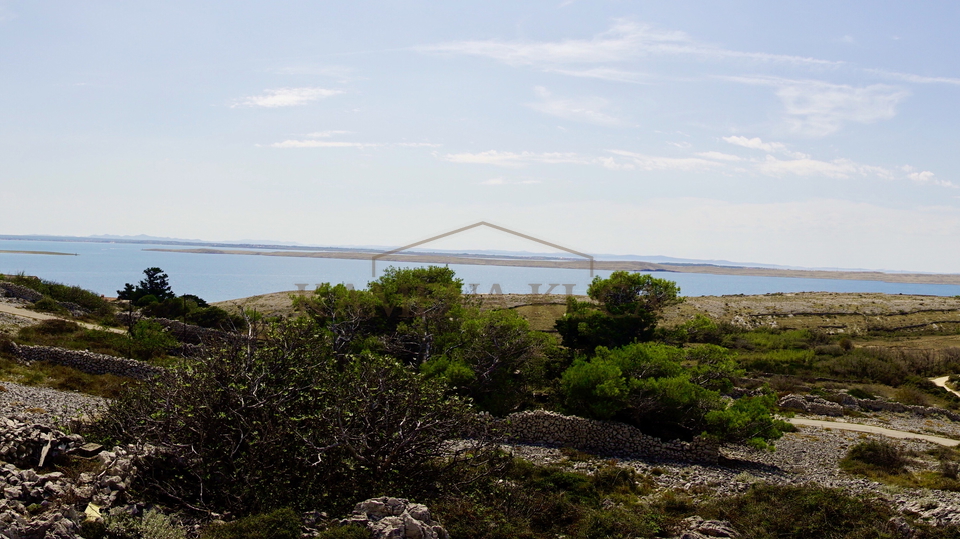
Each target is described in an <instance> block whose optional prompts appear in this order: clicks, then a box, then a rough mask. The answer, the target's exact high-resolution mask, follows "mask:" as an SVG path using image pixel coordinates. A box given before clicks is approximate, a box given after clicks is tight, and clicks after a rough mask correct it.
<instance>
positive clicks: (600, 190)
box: [0, 0, 960, 272]
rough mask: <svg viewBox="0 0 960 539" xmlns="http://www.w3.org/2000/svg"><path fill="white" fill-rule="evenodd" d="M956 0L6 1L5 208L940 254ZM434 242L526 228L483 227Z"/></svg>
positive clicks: (575, 239)
mask: <svg viewBox="0 0 960 539" xmlns="http://www.w3.org/2000/svg"><path fill="white" fill-rule="evenodd" d="M958 24H960V3H957V2H946V1H941V2H934V1H930V2H884V1H876V0H874V1H859V2H843V1H837V0H832V1H829V2H827V1H803V2H771V1H770V0H766V1H753V2H751V1H729V0H728V1H723V2H719V1H715V2H711V1H703V0H698V1H696V2H691V1H677V0H669V1H650V0H647V1H629V0H621V1H602V0H554V1H551V2H539V1H526V2H517V1H511V2H502V1H494V0H485V1H482V2H466V1H459V2H439V1H434V2H412V1H411V2H402V1H382V2H373V1H369V2H367V1H353V2H347V1H333V0H330V1H320V0H316V1H310V2H284V1H271V2H244V1H231V2H197V1H195V0H192V1H189V2H186V1H183V2H181V1H169V0H167V1H163V2H99V1H84V2H76V1H69V2H68V1H56V0H45V1H42V2H40V1H22V2H21V1H4V0H0V97H2V99H0V233H4V234H37V233H46V234H69V235H88V234H151V235H159V236H177V237H188V238H200V239H207V240H235V239H269V240H280V241H295V242H303V243H311V244H332V245H349V244H354V245H363V244H366V245H370V244H375V245H397V246H398V245H403V244H405V243H409V242H412V241H416V240H418V239H420V238H422V237H427V236H431V235H434V234H439V233H441V232H444V231H446V230H449V229H453V228H457V227H459V226H463V225H466V224H470V223H471V222H474V221H479V220H488V221H492V222H495V223H497V224H500V225H502V226H506V227H511V228H515V229H517V230H520V231H522V232H525V233H528V234H531V235H534V236H539V237H543V238H544V239H547V240H550V241H553V242H556V243H560V244H564V245H568V246H569V247H571V248H573V249H577V250H581V251H586V252H590V253H619V254H645V255H655V254H659V255H668V256H676V257H688V258H722V259H728V260H738V261H753V262H765V263H775V264H790V265H799V266H821V267H824V266H825V267H865V268H886V269H899V270H921V271H946V272H960V252H958V244H960V161H958V153H960V151H958V150H960V136H958V126H960V107H958V106H957V105H958V97H960V37H958V35H960V34H958V32H957V31H956V28H957V27H958ZM435 247H438V248H451V247H476V248H524V247H531V246H529V245H526V244H523V243H518V242H514V241H512V240H501V236H499V235H496V234H494V233H487V232H476V233H473V234H471V235H468V236H465V237H463V238H458V239H456V240H450V241H447V242H445V243H441V244H437V245H435Z"/></svg>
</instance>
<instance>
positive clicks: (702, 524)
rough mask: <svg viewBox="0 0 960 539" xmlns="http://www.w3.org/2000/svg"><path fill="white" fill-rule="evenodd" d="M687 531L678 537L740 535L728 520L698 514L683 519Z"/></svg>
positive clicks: (689, 538) (681, 538)
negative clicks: (703, 516)
mask: <svg viewBox="0 0 960 539" xmlns="http://www.w3.org/2000/svg"><path fill="white" fill-rule="evenodd" d="M682 525H683V526H684V527H685V528H686V531H685V532H683V533H682V534H680V536H679V537H678V538H677V539H710V538H711V537H730V538H736V537H740V534H739V533H737V532H736V531H735V530H734V529H733V526H731V525H730V523H729V522H728V521H726V520H703V518H701V517H698V516H692V517H687V518H685V519H683V524H682Z"/></svg>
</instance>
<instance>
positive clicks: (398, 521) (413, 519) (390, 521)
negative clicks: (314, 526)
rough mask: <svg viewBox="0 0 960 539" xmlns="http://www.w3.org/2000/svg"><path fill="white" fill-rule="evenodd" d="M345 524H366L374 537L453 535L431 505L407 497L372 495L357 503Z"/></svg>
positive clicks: (438, 537) (439, 537)
mask: <svg viewBox="0 0 960 539" xmlns="http://www.w3.org/2000/svg"><path fill="white" fill-rule="evenodd" d="M340 525H341V526H349V525H362V526H365V527H366V528H367V530H369V531H370V534H371V537H372V538H373V539H449V535H448V534H447V530H445V529H444V528H443V526H441V525H440V523H439V522H436V521H434V520H433V518H432V517H431V516H430V510H429V509H428V508H427V506H425V505H423V504H419V503H410V501H409V500H406V499H403V498H390V497H386V496H384V497H381V498H371V499H369V500H364V501H362V502H360V503H358V504H357V506H356V507H354V509H353V513H352V514H351V515H350V516H349V517H347V518H345V519H343V520H341V521H340Z"/></svg>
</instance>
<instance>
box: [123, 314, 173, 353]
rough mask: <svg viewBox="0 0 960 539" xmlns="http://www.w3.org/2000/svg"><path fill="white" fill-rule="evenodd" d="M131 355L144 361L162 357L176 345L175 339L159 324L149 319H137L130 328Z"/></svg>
mask: <svg viewBox="0 0 960 539" xmlns="http://www.w3.org/2000/svg"><path fill="white" fill-rule="evenodd" d="M130 340H131V343H132V346H131V355H132V356H133V357H135V358H136V359H142V360H144V361H146V360H150V359H154V358H158V357H162V356H165V355H167V352H168V351H169V350H170V349H171V348H173V347H175V346H177V339H175V338H174V337H173V336H172V335H170V334H169V333H167V331H166V329H164V327H163V326H161V325H160V324H158V323H156V322H153V321H151V320H139V321H138V322H137V323H136V324H134V326H133V327H132V328H130Z"/></svg>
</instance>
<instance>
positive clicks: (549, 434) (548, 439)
mask: <svg viewBox="0 0 960 539" xmlns="http://www.w3.org/2000/svg"><path fill="white" fill-rule="evenodd" d="M495 426H496V427H497V428H499V429H502V430H503V431H504V432H505V433H506V435H507V437H508V439H509V440H510V441H512V442H519V443H526V444H543V445H548V446H561V447H572V448H574V449H579V450H581V451H586V452H589V453H595V454H599V455H613V456H624V457H645V458H650V459H657V460H674V461H694V462H709V463H716V462H717V461H718V459H719V458H720V447H719V444H717V443H716V442H715V441H713V440H709V439H706V438H701V437H697V438H695V439H694V440H693V441H692V442H682V441H679V440H673V441H665V440H661V439H659V438H654V437H653V436H648V435H646V434H644V433H642V432H640V430H639V429H637V428H636V427H632V426H630V425H627V424H624V423H618V422H615V421H598V420H595V419H585V418H582V417H575V416H565V415H562V414H558V413H555V412H547V411H544V410H536V411H530V412H517V413H514V414H510V415H509V416H507V417H506V418H505V419H502V420H498V421H496V424H495Z"/></svg>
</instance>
